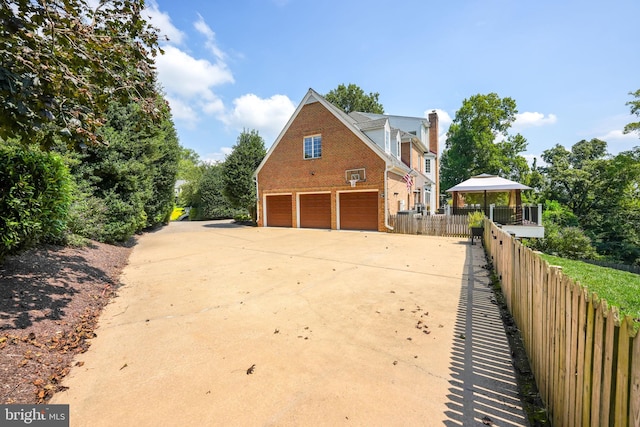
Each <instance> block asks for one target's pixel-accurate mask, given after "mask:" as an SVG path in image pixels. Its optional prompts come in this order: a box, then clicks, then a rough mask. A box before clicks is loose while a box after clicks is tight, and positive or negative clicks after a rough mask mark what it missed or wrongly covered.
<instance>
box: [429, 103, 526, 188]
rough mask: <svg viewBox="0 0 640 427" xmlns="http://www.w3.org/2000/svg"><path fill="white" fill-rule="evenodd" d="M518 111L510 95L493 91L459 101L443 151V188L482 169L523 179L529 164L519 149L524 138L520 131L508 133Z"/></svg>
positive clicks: (457, 182)
mask: <svg viewBox="0 0 640 427" xmlns="http://www.w3.org/2000/svg"><path fill="white" fill-rule="evenodd" d="M517 112H518V110H517V109H516V102H515V101H514V100H513V99H512V98H509V97H507V98H500V97H499V96H498V95H497V94H495V93H490V94H487V95H481V94H478V95H474V96H472V97H470V98H469V99H465V100H464V101H463V102H462V107H461V108H460V109H459V110H458V111H457V112H456V116H455V118H454V119H453V123H452V124H451V126H450V127H449V130H448V132H447V142H446V146H445V149H444V151H443V153H442V158H441V166H440V181H441V188H442V189H443V190H446V189H447V188H451V187H453V186H454V185H456V184H459V183H460V182H462V181H464V180H466V179H468V178H470V177H472V176H474V175H478V174H481V173H489V174H495V175H500V176H502V177H504V178H508V179H513V180H516V181H519V182H523V181H524V182H525V183H526V181H527V174H528V172H529V167H528V165H527V162H526V159H525V158H524V157H523V156H521V155H520V153H522V152H523V151H524V150H525V149H526V147H527V141H526V139H525V138H524V137H523V136H522V135H520V134H516V135H510V134H509V128H510V127H511V125H512V124H513V122H514V121H515V116H516V113H517Z"/></svg>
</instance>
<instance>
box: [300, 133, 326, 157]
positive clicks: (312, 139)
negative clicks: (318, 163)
mask: <svg viewBox="0 0 640 427" xmlns="http://www.w3.org/2000/svg"><path fill="white" fill-rule="evenodd" d="M320 157H322V136H321V135H313V136H306V137H305V138H304V158H305V159H318V158H320Z"/></svg>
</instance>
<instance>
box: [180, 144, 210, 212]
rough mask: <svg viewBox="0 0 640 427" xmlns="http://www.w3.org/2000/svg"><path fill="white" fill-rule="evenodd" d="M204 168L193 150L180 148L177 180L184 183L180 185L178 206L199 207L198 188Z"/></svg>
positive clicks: (204, 165)
mask: <svg viewBox="0 0 640 427" xmlns="http://www.w3.org/2000/svg"><path fill="white" fill-rule="evenodd" d="M206 166H207V165H206V164H204V163H202V162H201V161H200V156H199V155H198V153H196V152H195V151H194V150H192V149H190V148H181V150H180V160H179V162H178V175H177V179H178V180H181V181H185V182H184V183H183V184H182V185H181V187H180V195H179V196H178V204H179V205H180V206H182V207H188V206H191V207H197V206H199V203H200V201H199V194H198V188H199V186H200V180H201V179H202V175H203V173H204V171H205V170H206Z"/></svg>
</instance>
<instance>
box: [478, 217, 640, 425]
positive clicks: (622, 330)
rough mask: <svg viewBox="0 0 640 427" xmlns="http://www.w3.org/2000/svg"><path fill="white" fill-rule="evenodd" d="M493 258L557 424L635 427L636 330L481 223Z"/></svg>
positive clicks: (639, 339) (639, 410)
mask: <svg viewBox="0 0 640 427" xmlns="http://www.w3.org/2000/svg"><path fill="white" fill-rule="evenodd" d="M484 243H485V250H486V251H487V253H488V255H490V257H491V260H492V262H493V266H494V268H495V271H496V274H498V275H499V277H500V281H501V286H502V292H503V294H504V296H505V299H506V303H507V305H508V307H509V311H510V312H511V314H512V315H513V318H514V320H515V322H516V324H517V325H518V328H519V329H520V332H521V334H522V339H523V341H524V345H525V348H526V351H527V354H528V356H529V361H530V363H531V368H532V371H533V373H534V376H535V378H536V382H537V384H538V388H539V390H540V394H541V397H542V399H543V401H544V402H545V405H546V407H547V412H548V415H549V419H550V420H551V421H552V423H553V425H555V426H594V427H595V426H624V427H637V426H640V336H639V335H638V334H637V327H638V324H637V322H636V321H634V320H633V319H631V318H629V317H625V318H622V319H621V318H620V315H619V313H618V310H617V309H616V308H615V307H609V306H608V305H607V303H606V301H604V300H600V299H598V297H597V295H595V294H592V293H589V292H587V290H586V289H585V288H583V287H581V286H580V285H578V284H576V283H575V282H574V281H573V280H571V279H570V278H568V277H567V276H565V275H564V274H563V273H562V270H561V268H560V267H552V266H549V265H548V264H547V263H546V262H545V261H544V260H543V259H542V258H540V257H539V256H538V255H537V254H536V253H535V252H533V251H532V250H530V249H529V248H526V247H524V246H523V245H522V244H521V243H520V242H519V241H517V240H515V239H513V238H512V237H511V236H510V235H509V234H507V233H506V232H504V231H502V230H501V229H499V228H498V227H496V225H495V224H494V223H492V222H491V221H489V220H485V227H484Z"/></svg>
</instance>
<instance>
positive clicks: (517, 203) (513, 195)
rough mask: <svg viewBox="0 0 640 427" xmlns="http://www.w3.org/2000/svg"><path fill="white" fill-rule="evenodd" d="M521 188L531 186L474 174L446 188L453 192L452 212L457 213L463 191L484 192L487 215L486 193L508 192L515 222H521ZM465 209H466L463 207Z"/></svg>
mask: <svg viewBox="0 0 640 427" xmlns="http://www.w3.org/2000/svg"><path fill="white" fill-rule="evenodd" d="M522 190H531V187H529V186H526V185H524V184H520V183H519V182H515V181H511V180H508V179H505V178H502V177H499V176H497V175H489V174H486V173H483V174H481V175H476V176H474V177H471V178H469V179H467V180H466V181H463V182H461V183H460V184H458V185H456V186H454V187H451V188H449V189H448V190H447V192H448V193H452V194H453V214H454V215H456V214H459V213H461V211H462V209H461V208H462V207H463V206H462V205H463V204H464V196H463V194H464V193H481V194H482V193H484V209H483V210H484V214H485V215H486V216H489V209H488V207H487V193H509V207H510V208H511V209H513V210H515V223H517V224H522ZM464 211H467V209H464Z"/></svg>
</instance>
